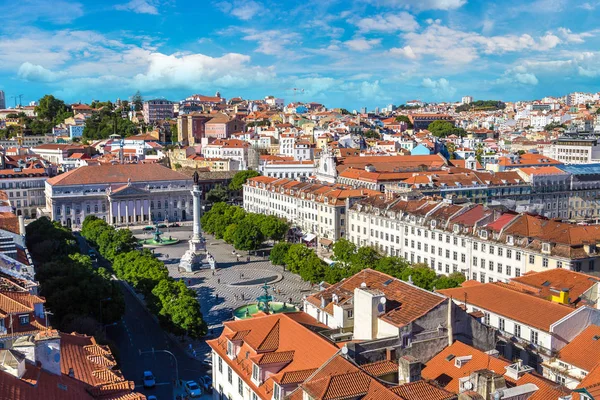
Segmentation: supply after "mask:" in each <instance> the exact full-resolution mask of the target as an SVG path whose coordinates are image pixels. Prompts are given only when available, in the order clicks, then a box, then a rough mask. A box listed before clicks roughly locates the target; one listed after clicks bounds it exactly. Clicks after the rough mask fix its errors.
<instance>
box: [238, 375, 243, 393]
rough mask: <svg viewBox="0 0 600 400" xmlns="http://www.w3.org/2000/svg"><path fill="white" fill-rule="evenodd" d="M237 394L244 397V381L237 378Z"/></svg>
mask: <svg viewBox="0 0 600 400" xmlns="http://www.w3.org/2000/svg"><path fill="white" fill-rule="evenodd" d="M238 393H239V394H241V395H242V396H243V395H244V381H243V380H242V378H240V377H239V376H238Z"/></svg>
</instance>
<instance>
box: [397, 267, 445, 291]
mask: <svg viewBox="0 0 600 400" xmlns="http://www.w3.org/2000/svg"><path fill="white" fill-rule="evenodd" d="M436 277H437V276H436V274H435V271H434V270H432V269H431V268H427V267H424V266H414V267H409V268H406V269H405V270H404V271H403V272H402V277H401V279H402V280H403V281H408V280H409V278H410V279H411V280H412V282H413V284H414V285H415V286H418V287H420V288H422V289H426V290H432V289H433V283H434V282H435V280H436Z"/></svg>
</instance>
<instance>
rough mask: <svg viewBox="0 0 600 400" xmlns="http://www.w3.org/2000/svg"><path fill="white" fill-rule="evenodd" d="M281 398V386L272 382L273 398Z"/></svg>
mask: <svg viewBox="0 0 600 400" xmlns="http://www.w3.org/2000/svg"><path fill="white" fill-rule="evenodd" d="M280 398H281V386H279V385H278V384H276V383H274V384H273V400H279V399H280Z"/></svg>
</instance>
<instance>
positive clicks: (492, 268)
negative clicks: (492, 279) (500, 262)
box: [489, 260, 494, 271]
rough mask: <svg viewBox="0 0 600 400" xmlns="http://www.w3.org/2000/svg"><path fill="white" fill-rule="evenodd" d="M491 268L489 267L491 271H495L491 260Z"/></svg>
mask: <svg viewBox="0 0 600 400" xmlns="http://www.w3.org/2000/svg"><path fill="white" fill-rule="evenodd" d="M489 266H490V267H489V269H490V271H493V270H494V262H493V261H491V260H490V264H489Z"/></svg>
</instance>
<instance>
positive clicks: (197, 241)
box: [190, 182, 202, 252]
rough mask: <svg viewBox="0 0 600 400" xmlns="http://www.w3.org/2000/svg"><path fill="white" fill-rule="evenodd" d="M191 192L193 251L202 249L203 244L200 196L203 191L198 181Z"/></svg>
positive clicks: (191, 247) (191, 243) (191, 244)
mask: <svg viewBox="0 0 600 400" xmlns="http://www.w3.org/2000/svg"><path fill="white" fill-rule="evenodd" d="M191 193H192V197H193V204H194V205H193V209H192V212H193V214H194V223H193V228H194V232H193V234H192V239H191V240H190V250H191V251H193V252H198V251H199V250H200V245H201V244H202V234H201V233H200V230H201V227H200V207H201V205H200V202H201V200H200V196H201V195H202V191H201V190H200V185H198V182H194V186H193V187H192V191H191Z"/></svg>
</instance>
